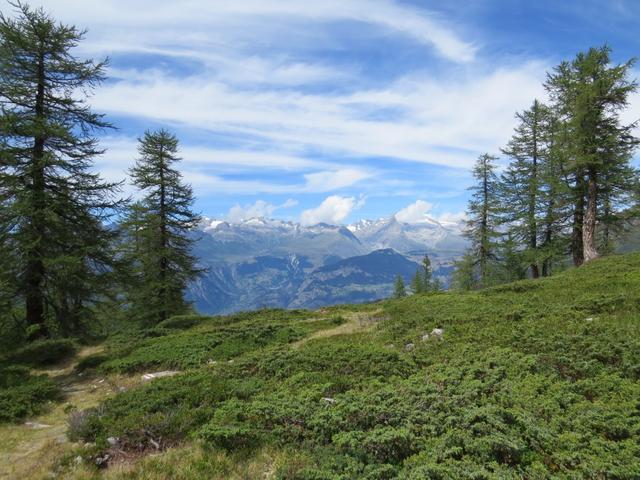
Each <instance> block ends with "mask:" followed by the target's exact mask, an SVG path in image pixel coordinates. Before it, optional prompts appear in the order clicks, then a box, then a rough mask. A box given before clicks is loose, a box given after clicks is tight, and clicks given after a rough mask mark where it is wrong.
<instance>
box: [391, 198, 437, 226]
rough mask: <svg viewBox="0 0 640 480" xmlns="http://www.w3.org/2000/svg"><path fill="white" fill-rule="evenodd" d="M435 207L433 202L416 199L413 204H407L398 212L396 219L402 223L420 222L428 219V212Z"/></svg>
mask: <svg viewBox="0 0 640 480" xmlns="http://www.w3.org/2000/svg"><path fill="white" fill-rule="evenodd" d="M432 208H433V204H431V203H429V202H425V201H424V200H416V201H415V202H414V203H412V204H411V205H407V206H406V207H404V208H403V209H402V210H400V211H399V212H398V213H396V219H397V220H398V221H399V222H402V223H419V222H423V221H424V220H426V217H427V214H428V213H429V212H430V211H431V209H432Z"/></svg>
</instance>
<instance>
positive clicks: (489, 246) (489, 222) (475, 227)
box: [464, 153, 500, 288]
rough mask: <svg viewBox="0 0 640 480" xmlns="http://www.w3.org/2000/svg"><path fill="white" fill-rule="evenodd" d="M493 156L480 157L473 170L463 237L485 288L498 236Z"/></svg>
mask: <svg viewBox="0 0 640 480" xmlns="http://www.w3.org/2000/svg"><path fill="white" fill-rule="evenodd" d="M495 161H496V157H494V156H491V155H489V154H486V153H485V154H483V155H480V157H479V158H478V160H477V161H476V164H475V166H474V167H473V178H474V179H475V181H476V183H475V185H473V186H472V187H471V188H470V190H471V192H472V194H471V199H470V200H469V206H468V209H467V214H468V217H469V218H468V220H467V228H466V230H465V232H464V234H465V236H466V237H467V238H468V239H469V240H470V241H471V251H470V255H471V257H472V258H473V263H474V266H476V267H477V268H478V276H479V286H480V287H481V288H482V287H486V286H487V285H488V283H489V279H490V275H491V272H490V267H491V265H490V264H491V263H492V262H493V261H494V260H496V258H497V255H496V239H497V238H498V237H499V236H500V234H499V232H498V226H499V224H500V208H499V204H500V192H499V188H500V186H499V180H498V177H497V175H496V165H495Z"/></svg>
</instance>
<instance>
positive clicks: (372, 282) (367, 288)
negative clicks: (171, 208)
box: [188, 216, 466, 313]
mask: <svg viewBox="0 0 640 480" xmlns="http://www.w3.org/2000/svg"><path fill="white" fill-rule="evenodd" d="M459 231H460V228H459V225H453V226H444V225H442V224H441V223H439V222H437V221H435V220H431V219H427V218H425V220H424V221H422V222H419V223H413V224H409V223H403V222H399V221H398V220H397V218H396V217H395V216H393V217H390V218H385V219H379V220H373V221H372V220H362V221H360V222H357V223H354V224H352V225H348V226H340V225H328V224H325V223H320V224H317V225H312V226H305V225H301V224H299V223H294V222H287V221H283V220H277V219H268V218H251V219H247V220H243V221H241V222H236V223H232V222H228V221H224V220H214V219H208V218H206V219H204V221H203V222H202V224H201V227H200V230H199V231H198V232H196V233H195V235H196V238H197V239H198V240H197V242H196V246H195V252H194V253H195V254H196V256H197V257H198V259H199V262H200V264H201V265H202V266H204V267H206V268H207V273H206V274H205V275H204V276H203V277H201V278H200V279H198V280H197V281H195V282H194V283H193V284H192V285H191V286H190V288H189V291H188V297H189V298H190V299H191V300H192V301H193V302H194V304H195V306H196V308H197V309H198V310H199V311H201V312H202V313H231V312H235V311H239V310H249V309H254V308H260V307H265V306H268V307H282V308H315V307H321V306H323V305H331V304H335V303H360V302H367V301H373V300H377V299H380V298H384V297H388V296H389V295H391V293H392V286H393V281H394V279H395V277H396V276H397V275H401V276H402V277H403V278H404V279H405V280H406V281H407V282H408V281H409V280H410V278H411V276H413V274H415V271H416V269H417V268H418V266H419V265H418V262H419V261H420V259H421V257H422V256H423V255H424V254H429V255H430V257H431V259H432V263H433V269H434V273H435V275H437V276H438V277H439V278H440V280H441V281H443V283H445V284H448V277H449V274H450V272H451V269H452V262H453V260H454V259H455V258H457V257H458V256H459V255H460V254H461V253H462V251H463V250H464V248H465V246H466V242H465V240H464V239H463V238H462V237H461V235H460V233H459Z"/></svg>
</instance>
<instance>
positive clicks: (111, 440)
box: [107, 437, 120, 447]
mask: <svg viewBox="0 0 640 480" xmlns="http://www.w3.org/2000/svg"><path fill="white" fill-rule="evenodd" d="M107 443H108V444H109V446H110V447H117V446H118V445H120V439H119V438H118V437H109V438H107Z"/></svg>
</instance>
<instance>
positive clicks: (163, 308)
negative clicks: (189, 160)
mask: <svg viewBox="0 0 640 480" xmlns="http://www.w3.org/2000/svg"><path fill="white" fill-rule="evenodd" d="M138 152H139V158H138V159H137V161H136V163H135V165H134V167H133V168H131V170H130V175H131V178H132V182H133V185H134V186H136V187H138V188H139V189H140V190H141V193H142V199H141V200H140V201H139V202H138V203H136V204H134V206H133V207H132V208H131V210H130V215H129V218H128V225H129V228H128V234H127V237H128V238H130V239H133V240H134V243H133V248H134V252H133V255H132V256H133V261H134V263H135V273H134V275H135V276H136V277H137V280H138V281H137V288H135V289H134V290H136V291H135V292H134V294H133V295H132V302H133V303H134V305H133V307H134V311H136V312H139V313H140V315H142V317H143V318H144V320H145V321H147V322H148V323H157V322H160V321H162V320H164V319H166V318H167V317H169V316H171V315H175V314H179V313H184V311H185V310H186V308H187V304H186V302H185V300H184V290H185V289H186V287H187V285H188V283H189V282H190V281H191V280H193V279H195V278H196V277H197V276H198V274H199V273H200V270H199V269H198V268H197V267H196V259H195V257H194V256H193V255H192V254H191V249H192V246H193V243H194V242H195V239H194V237H193V236H191V232H192V230H193V229H194V228H195V227H196V225H197V224H198V223H199V221H200V217H199V216H198V215H197V214H195V213H194V212H193V211H192V205H193V191H192V189H191V186H189V185H187V184H186V183H184V182H183V180H182V175H181V174H180V172H179V171H178V170H176V168H175V165H176V164H177V163H178V162H179V161H180V158H179V157H178V139H177V138H176V137H175V136H174V135H172V134H171V133H169V132H168V131H166V130H159V131H155V132H151V131H147V132H145V134H144V136H143V137H142V138H141V139H140V141H139V147H138Z"/></svg>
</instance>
